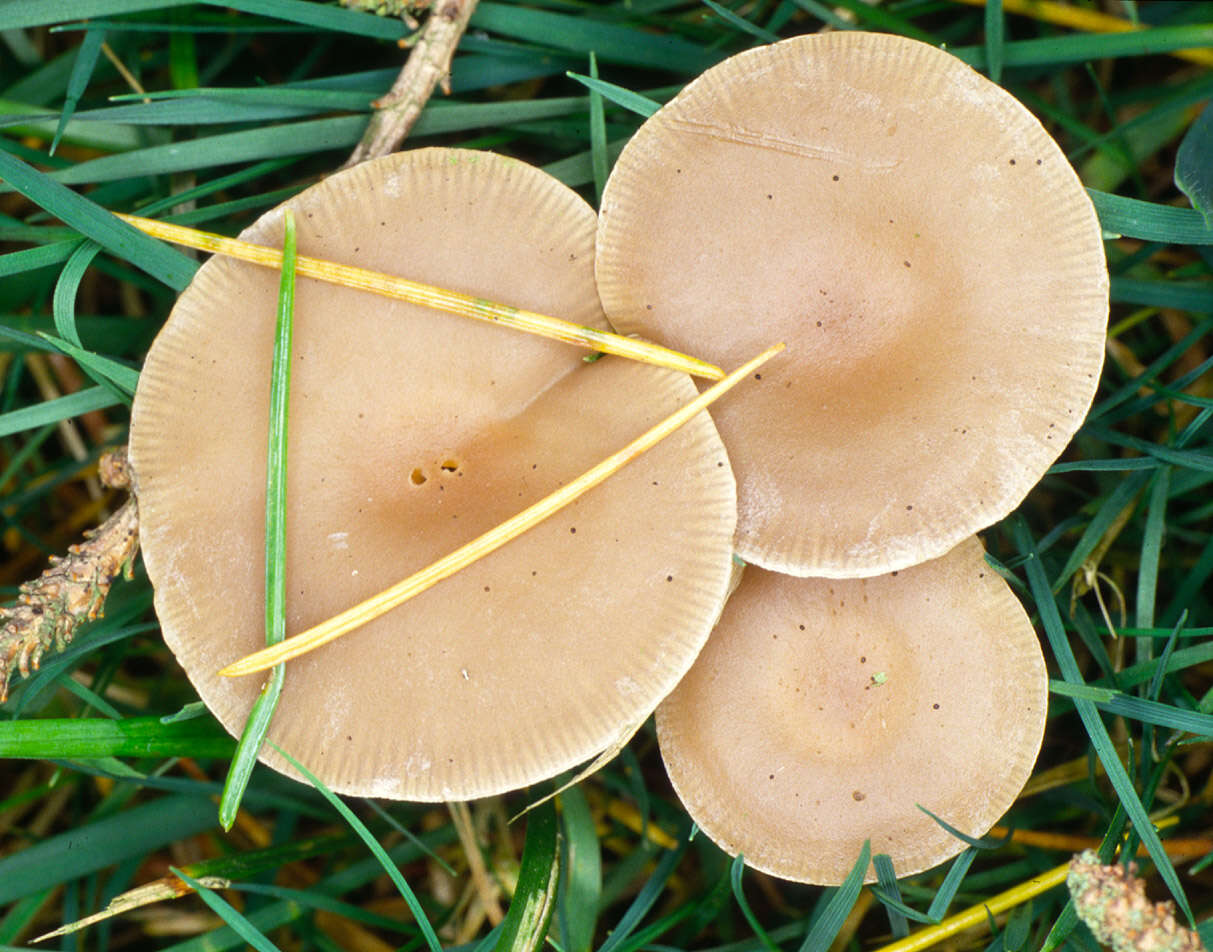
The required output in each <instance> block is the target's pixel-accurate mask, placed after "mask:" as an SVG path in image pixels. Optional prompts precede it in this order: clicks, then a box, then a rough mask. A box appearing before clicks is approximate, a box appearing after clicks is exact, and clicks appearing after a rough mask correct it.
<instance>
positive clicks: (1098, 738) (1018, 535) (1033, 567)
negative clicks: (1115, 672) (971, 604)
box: [1014, 520, 1195, 924]
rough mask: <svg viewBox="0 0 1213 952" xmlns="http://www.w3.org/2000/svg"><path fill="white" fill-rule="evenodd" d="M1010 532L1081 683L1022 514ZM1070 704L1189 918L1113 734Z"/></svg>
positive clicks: (1054, 643) (1060, 650) (1065, 664)
mask: <svg viewBox="0 0 1213 952" xmlns="http://www.w3.org/2000/svg"><path fill="white" fill-rule="evenodd" d="M1014 536H1015V542H1016V545H1017V546H1018V547H1019V550H1020V552H1022V553H1023V554H1024V555H1025V556H1027V557H1028V559H1027V561H1026V562H1025V563H1024V570H1025V572H1026V573H1027V576H1028V587H1029V588H1030V590H1031V592H1032V597H1033V598H1034V599H1035V600H1036V609H1037V611H1038V612H1039V613H1040V621H1041V624H1042V625H1043V626H1044V629H1045V634H1046V635H1047V636H1048V639H1049V645H1050V646H1051V647H1052V649H1053V656H1054V658H1056V660H1057V664H1058V667H1059V668H1060V669H1061V673H1062V676H1063V677H1064V678H1065V680H1066V681H1067V682H1069V683H1070V684H1073V685H1079V686H1081V685H1083V683H1084V682H1083V679H1082V674H1081V672H1080V671H1079V669H1078V662H1077V661H1076V660H1075V659H1074V654H1073V652H1072V651H1071V650H1070V643H1069V641H1068V640H1067V639H1066V633H1065V628H1064V626H1063V625H1062V621H1061V612H1060V611H1059V610H1058V608H1057V602H1056V601H1055V600H1054V598H1053V593H1052V591H1051V590H1050V589H1049V581H1048V579H1047V578H1046V576H1045V570H1044V566H1043V565H1042V564H1041V561H1040V558H1039V556H1037V555H1036V548H1035V544H1034V542H1033V541H1032V537H1031V535H1030V534H1029V532H1028V528H1027V526H1026V525H1025V524H1024V523H1023V521H1022V520H1017V521H1016V523H1015V526H1014ZM1074 707H1075V709H1076V710H1077V711H1078V716H1079V717H1080V718H1081V719H1082V723H1083V726H1084V727H1085V728H1086V731H1087V735H1088V736H1089V737H1090V739H1091V744H1092V746H1093V747H1094V748H1095V753H1096V754H1097V755H1098V757H1099V760H1100V762H1101V763H1102V764H1103V767H1104V771H1105V772H1106V773H1107V777H1108V780H1109V781H1110V782H1111V784H1112V787H1113V789H1115V791H1116V795H1117V797H1118V799H1119V800H1120V805H1121V807H1123V808H1124V811H1125V813H1127V814H1128V816H1129V819H1130V820H1131V821H1132V823H1133V827H1134V829H1135V830H1136V831H1137V835H1138V836H1139V837H1141V842H1142V845H1144V846H1145V848H1146V852H1148V853H1149V854H1150V858H1151V859H1152V860H1153V861H1154V865H1155V866H1157V867H1158V873H1159V875H1160V876H1161V877H1162V879H1163V882H1164V883H1166V884H1167V888H1168V889H1169V890H1170V891H1171V895H1172V897H1174V899H1175V902H1176V904H1177V905H1178V906H1179V908H1180V910H1181V911H1182V912H1183V914H1184V915H1185V916H1186V917H1187V919H1188V922H1189V923H1190V924H1192V923H1194V922H1195V920H1194V918H1193V916H1192V907H1191V906H1190V905H1189V904H1188V897H1187V896H1186V895H1185V894H1184V889H1183V886H1182V885H1181V884H1180V882H1179V877H1178V876H1177V875H1176V873H1175V867H1174V866H1173V865H1171V860H1170V858H1169V857H1168V856H1167V852H1166V850H1165V849H1163V845H1162V841H1161V840H1160V839H1159V838H1158V832H1157V831H1156V830H1155V829H1154V824H1153V823H1152V822H1151V821H1150V816H1149V814H1148V813H1146V809H1145V807H1144V806H1143V805H1142V802H1141V799H1140V798H1139V797H1138V796H1137V791H1136V790H1135V789H1134V788H1133V782H1132V781H1131V780H1130V779H1129V775H1128V774H1127V773H1126V772H1125V767H1124V764H1122V763H1121V761H1120V758H1119V757H1118V756H1117V754H1116V747H1115V746H1114V745H1113V744H1112V739H1111V738H1110V737H1109V736H1108V729H1107V727H1105V726H1104V722H1103V721H1102V720H1100V718H1099V715H1098V713H1097V712H1096V709H1095V705H1094V704H1093V703H1092V702H1091V701H1088V700H1086V699H1083V698H1075V700H1074Z"/></svg>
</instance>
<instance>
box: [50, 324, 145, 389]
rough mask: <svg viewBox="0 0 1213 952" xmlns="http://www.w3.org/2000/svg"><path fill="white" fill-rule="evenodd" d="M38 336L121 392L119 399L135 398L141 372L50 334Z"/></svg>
mask: <svg viewBox="0 0 1213 952" xmlns="http://www.w3.org/2000/svg"><path fill="white" fill-rule="evenodd" d="M38 336H39V337H40V338H42V339H43V340H44V341H46V342H47V343H48V344H50V345H51V346H52V347H54V348H56V349H57V350H60V351H62V352H63V353H65V354H67V356H69V357H71V358H72V359H73V360H75V361H76V363H78V364H79V365H80V366H81V367H82V368H84V370H85V372H86V373H88V375H89V376H90V377H92V378H93V379H94V380H96V381H97V382H98V383H99V384H101V385H102V386H104V387H107V388H109V387H110V385H112V387H116V388H117V389H118V390H119V391H120V393H119V397H120V399H123V402H126V403H129V402H130V400H129V399H128V398H129V397H132V396H134V394H135V387H136V386H137V385H138V383H139V371H137V370H135V369H134V368H133V367H128V366H126V364H123V363H119V362H118V361H116V360H113V359H112V358H109V357H103V356H102V355H101V354H94V353H93V352H92V351H91V350H85V349H84V348H83V347H77V346H76V345H75V344H71V343H69V342H68V341H65V340H60V339H59V338H58V337H52V336H51V335H50V334H45V333H41V332H39V334H38Z"/></svg>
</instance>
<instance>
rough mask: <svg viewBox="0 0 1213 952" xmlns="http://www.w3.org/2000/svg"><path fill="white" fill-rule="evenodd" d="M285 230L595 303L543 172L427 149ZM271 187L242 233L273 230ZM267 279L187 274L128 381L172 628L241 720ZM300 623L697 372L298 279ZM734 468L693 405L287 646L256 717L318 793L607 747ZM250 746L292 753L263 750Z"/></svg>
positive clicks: (333, 195)
mask: <svg viewBox="0 0 1213 952" xmlns="http://www.w3.org/2000/svg"><path fill="white" fill-rule="evenodd" d="M287 204H288V205H289V206H290V207H291V208H292V209H293V210H294V214H295V217H296V220H297V221H298V223H299V248H300V251H301V252H304V253H307V254H310V255H314V256H317V257H321V258H325V259H328V260H333V261H338V262H345V263H356V264H359V265H362V266H365V267H369V268H373V269H377V270H381V271H389V272H404V273H407V274H409V275H411V276H416V277H417V278H419V279H420V280H423V281H427V282H429V283H432V284H435V285H439V286H442V287H449V288H453V289H456V290H460V291H464V292H467V293H472V294H477V295H482V296H484V297H487V298H490V299H493V300H506V301H510V302H511V303H514V304H517V305H519V306H521V307H528V308H532V309H534V310H537V311H540V312H542V313H549V314H559V315H561V316H563V317H566V318H569V319H572V320H575V321H577V322H580V323H584V324H588V325H591V326H594V327H601V328H605V327H607V324H606V321H605V318H604V316H603V315H602V313H601V310H600V307H599V305H598V300H597V295H596V293H595V289H594V283H593V243H594V233H595V216H594V212H593V211H592V209H590V208H589V206H587V205H586V204H585V203H584V202H583V201H582V200H581V199H580V198H578V197H577V196H576V194H575V193H573V192H572V191H570V190H569V189H567V188H565V187H564V186H563V185H561V184H560V183H558V182H557V181H556V180H554V179H552V178H551V177H549V176H547V175H545V174H544V173H542V172H540V171H539V170H537V169H534V168H531V167H529V166H526V165H524V164H523V163H520V162H517V161H513V160H510V159H506V158H503V157H499V156H494V155H490V154H487V153H479V152H469V151H462V150H453V149H424V150H418V151H414V152H408V153H403V154H399V155H394V156H390V157H388V158H385V159H382V160H379V161H376V162H368V163H364V164H363V165H359V166H357V167H355V168H352V169H349V170H347V171H344V172H341V173H338V174H336V175H333V176H332V177H330V178H328V179H326V180H324V181H323V182H321V183H320V184H319V185H316V186H314V187H312V188H310V189H308V190H307V191H305V192H303V193H301V194H300V195H298V196H296V197H295V198H293V199H291V200H290V201H289V202H288V203H287ZM281 233H282V209H281V208H279V209H276V210H274V211H272V212H270V213H268V214H267V215H265V216H264V217H262V218H261V219H260V220H259V221H258V222H257V223H255V224H254V225H253V226H252V227H251V228H250V229H248V230H247V231H246V232H245V235H244V237H245V238H246V239H247V240H249V241H254V242H258V243H261V244H274V243H276V242H280V240H281ZM276 287H277V278H276V276H275V275H274V274H273V273H272V272H269V271H266V270H264V269H262V268H258V267H255V266H252V265H247V264H243V263H240V262H234V261H231V260H224V259H212V260H211V261H208V262H207V263H206V264H205V265H203V267H202V268H201V269H200V270H199V272H198V275H197V277H196V279H195V280H194V282H193V284H191V286H190V287H189V288H188V289H187V290H186V292H185V293H184V294H183V295H182V296H181V298H180V299H179V301H178V303H177V305H176V307H175V308H174V310H173V313H172V315H171V317H170V319H169V321H168V323H167V324H166V326H165V328H164V330H163V331H162V332H161V334H160V335H159V337H158V338H157V339H156V342H155V344H154V345H153V347H152V351H151V353H150V355H149V357H148V360H147V363H146V365H145V368H144V370H143V373H142V375H141V378H140V383H139V390H138V393H137V394H136V399H135V406H134V411H133V420H132V433H131V458H132V463H133V468H134V471H135V480H136V491H137V494H138V499H139V505H140V512H141V517H142V533H143V540H142V541H143V551H144V558H145V561H146V564H147V569H148V574H149V576H150V577H151V579H152V582H153V585H154V587H155V600H156V610H157V614H158V615H159V617H160V620H161V623H162V626H163V629H164V636H165V640H166V642H167V643H168V644H169V646H170V648H171V649H172V650H173V652H174V653H175V655H176V656H177V659H178V661H179V662H180V663H181V665H182V667H183V668H184V669H185V671H186V673H187V675H188V676H189V677H190V679H191V681H192V682H193V684H194V686H195V687H196V689H197V691H198V693H199V696H200V697H201V698H202V699H203V701H205V702H206V704H207V705H208V707H210V709H211V710H212V711H213V712H214V713H215V715H216V716H217V717H218V719H219V720H220V721H221V722H222V723H223V725H224V726H225V727H226V728H227V729H228V730H229V731H230V732H232V733H233V734H236V733H238V732H239V731H240V729H241V727H242V725H243V723H244V720H245V717H246V715H247V713H248V711H249V708H250V706H251V704H252V702H253V699H254V697H255V696H256V694H257V691H258V688H259V684H258V683H257V682H258V680H259V679H255V678H249V679H236V680H232V679H226V678H220V677H219V676H218V674H217V672H218V670H219V668H221V667H222V666H223V665H224V664H227V663H228V662H230V661H232V660H233V659H234V658H239V657H240V656H241V655H244V654H248V653H249V652H250V651H252V650H254V649H256V648H258V647H261V646H262V644H263V634H264V627H263V624H264V623H263V614H262V613H263V608H262V606H263V599H264V583H263V574H264V573H263V566H262V561H263V556H262V552H263V539H264V506H265V500H264V472H265V446H266V426H267V416H268V390H269V387H268V370H269V365H270V352H271V350H270V348H271V342H272V335H273V325H274V309H275V301H276V293H277V292H276ZM294 337H295V350H294V357H293V360H294V365H293V369H292V392H291V416H290V436H289V438H290V446H291V450H290V477H289V482H290V495H289V499H288V516H287V520H288V522H287V559H288V563H289V564H288V566H287V613H288V619H287V621H288V631H289V632H294V631H298V630H301V629H303V628H306V627H308V626H310V625H312V624H315V623H316V622H319V621H322V620H324V619H326V618H328V617H330V616H331V615H334V614H336V613H337V612H338V611H341V610H342V609H345V608H347V607H349V606H350V605H353V604H355V603H357V602H359V601H361V600H362V599H364V598H366V597H367V596H369V595H372V594H374V593H377V592H379V591H381V590H382V589H384V588H386V587H387V586H388V585H389V584H391V583H393V582H396V581H397V580H398V579H400V578H401V577H402V576H403V575H406V574H408V573H410V572H412V571H414V570H416V569H419V568H422V567H424V566H425V565H427V564H429V563H430V562H432V561H433V560H434V559H435V558H437V557H438V556H442V555H445V554H446V553H447V552H448V551H450V550H452V549H454V548H456V547H457V546H458V545H460V544H461V543H463V542H466V541H468V540H469V539H472V538H474V537H475V536H477V535H479V534H480V533H481V532H483V531H484V530H486V529H488V528H490V527H492V526H494V525H496V524H497V523H499V522H501V521H502V520H503V519H504V518H505V517H507V516H511V515H513V514H514V513H516V512H518V511H520V510H521V509H523V508H524V507H525V506H526V505H528V504H529V503H531V502H534V501H535V500H537V499H539V498H542V497H543V496H545V495H547V494H548V493H549V492H550V491H552V490H553V489H554V488H556V487H557V486H559V485H561V484H563V483H564V482H567V481H568V480H570V479H571V478H573V477H574V476H576V475H577V474H579V473H580V472H582V471H583V470H585V469H587V468H589V466H590V465H591V464H593V463H596V462H598V460H599V459H600V458H601V457H602V456H603V455H604V447H607V448H616V447H618V446H621V445H623V444H625V443H626V442H627V441H628V440H629V439H631V438H632V437H634V436H637V435H638V434H640V433H641V432H643V431H644V430H646V429H647V428H649V427H650V426H652V425H653V424H655V423H656V422H658V421H659V420H661V419H662V418H664V417H665V416H667V415H669V414H670V413H671V412H672V411H673V410H674V409H676V408H677V407H679V406H681V405H682V404H684V403H686V402H687V401H688V400H689V399H691V398H693V397H694V396H695V394H696V390H695V387H694V385H693V384H692V383H691V382H690V378H688V377H687V376H686V375H684V374H680V373H675V372H671V371H667V370H662V369H660V368H656V367H652V366H649V365H642V364H638V363H634V362H631V361H625V360H620V359H618V358H613V357H608V358H606V359H603V360H599V361H596V362H594V363H586V362H584V361H583V360H582V358H581V353H580V352H578V351H577V350H575V349H573V348H570V347H568V346H566V345H564V344H560V343H557V342H554V341H550V340H545V339H540V338H535V337H530V336H526V335H522V334H518V333H516V332H514V331H511V330H507V329H503V328H500V327H495V326H492V325H489V324H483V323H477V322H471V321H467V320H465V319H462V318H458V317H452V316H449V315H445V314H440V313H436V312H433V311H428V310H426V309H423V308H421V307H418V306H416V305H412V304H406V303H403V302H400V301H393V300H388V299H384V298H382V297H377V296H372V295H369V294H366V293H364V292H360V291H351V290H349V289H345V288H340V287H335V286H332V285H328V284H322V283H320V282H316V281H312V280H309V279H305V278H301V279H300V280H299V285H298V288H297V293H296V316H295V334H294ZM735 519H736V502H735V486H734V483H733V478H732V475H731V471H730V468H729V466H728V461H727V458H726V455H725V452H724V449H723V446H722V444H721V442H720V440H719V437H718V436H717V434H716V431H715V428H714V427H713V425H712V423H711V420H710V419H709V418H708V417H707V415H706V414H699V415H698V416H697V417H696V418H695V419H694V420H692V421H691V422H690V423H689V424H687V425H686V426H685V427H684V428H683V429H682V430H680V431H679V432H677V433H675V434H674V435H672V436H670V437H669V438H668V439H666V440H665V441H663V442H662V443H661V444H660V445H658V446H657V447H655V448H654V449H652V450H651V451H649V452H648V453H646V454H645V455H644V456H643V457H641V458H640V459H639V460H638V461H636V462H635V463H632V464H631V465H629V466H628V467H627V468H625V469H624V470H623V471H622V472H621V473H620V474H618V475H617V476H615V477H612V479H610V480H608V481H607V482H606V483H605V484H603V485H602V486H599V487H598V488H596V489H594V490H593V491H592V492H590V493H589V494H587V495H586V496H584V497H582V498H581V499H579V500H578V501H577V502H575V503H574V504H572V505H571V506H570V507H568V508H567V509H565V510H563V511H562V512H561V513H559V514H558V515H556V516H554V517H553V518H551V519H549V520H547V521H546V522H544V523H543V524H541V525H540V526H538V527H537V528H535V529H533V530H531V531H530V532H529V533H527V534H526V535H524V536H522V537H521V538H518V539H516V540H514V541H513V542H511V543H510V544H509V545H508V546H505V547H504V548H502V549H500V550H498V551H496V552H494V553H493V554H491V555H489V556H487V557H486V558H484V559H482V560H481V561H479V562H477V563H476V564H475V565H473V566H471V567H469V568H468V569H466V570H465V571H463V572H461V573H459V574H457V575H455V576H453V577H452V578H450V579H448V580H446V581H445V582H443V583H442V584H441V585H439V586H437V587H435V588H433V589H430V590H429V591H427V592H425V593H424V594H422V595H420V596H418V597H417V598H416V599H414V600H413V601H411V602H409V603H408V604H407V605H404V606H402V607H400V608H398V609H396V610H394V611H392V612H391V613H389V614H388V615H385V616H384V617H382V618H379V619H378V620H376V621H374V622H372V623H370V624H368V625H366V626H365V627H363V628H361V629H359V630H358V631H357V632H355V633H353V634H351V635H350V636H349V637H346V638H343V639H341V640H340V641H338V642H334V643H332V644H329V645H327V646H325V647H323V648H321V649H318V650H316V651H314V652H312V653H311V654H309V655H307V656H306V657H303V658H300V659H298V660H296V661H293V662H291V664H290V665H289V666H288V668H287V671H286V684H285V688H284V691H283V695H282V699H281V702H280V704H279V707H278V710H277V713H276V716H275V718H274V721H273V724H272V725H271V727H270V731H269V739H270V740H271V741H273V742H275V743H276V744H278V745H279V746H281V747H282V748H283V749H285V750H287V751H288V752H290V753H291V754H292V755H293V756H295V757H296V758H298V759H299V760H300V761H301V762H303V763H305V764H306V765H307V766H308V767H309V768H310V769H311V770H313V771H314V772H315V773H316V774H317V775H318V776H319V777H320V778H321V779H322V780H323V781H324V782H325V783H326V784H328V785H329V786H330V787H332V788H333V789H334V790H337V791H340V792H345V793H351V794H360V795H366V796H383V797H395V798H402V799H411V800H429V801H433V800H450V799H467V798H472V797H478V796H484V795H488V794H492V793H498V792H502V791H505V790H508V789H513V788H516V787H520V786H523V785H526V784H529V783H532V782H536V781H538V780H541V779H544V778H546V777H550V776H552V775H554V774H556V773H558V772H560V771H561V770H564V769H566V768H568V767H571V766H573V765H575V764H577V763H579V762H581V761H583V760H586V759H587V758H589V757H591V756H593V755H594V754H596V753H598V752H599V751H601V750H602V749H603V748H605V747H607V746H608V745H610V744H611V743H613V742H615V741H617V740H618V739H619V737H620V735H621V733H624V732H625V731H626V730H627V729H628V728H629V727H634V726H635V725H637V724H638V723H639V722H641V721H642V720H643V719H644V718H645V717H646V716H647V715H648V714H649V713H650V712H651V711H652V710H653V708H654V707H655V706H656V705H657V703H658V701H659V700H660V699H661V698H662V697H663V696H665V694H666V693H668V691H669V690H670V689H671V688H672V687H673V685H674V684H675V683H676V682H677V680H678V679H679V678H680V677H681V676H682V674H683V673H685V671H686V670H687V669H688V668H689V666H690V664H691V662H692V661H693V659H694V658H695V656H696V654H697V653H698V651H699V649H700V647H701V646H702V644H703V643H704V640H705V639H706V638H707V634H708V631H709V630H710V628H711V626H712V624H713V623H714V622H715V620H716V618H717V617H718V615H719V612H720V609H721V606H722V604H723V599H724V596H725V592H726V588H727V585H728V582H729V578H730V573H731V555H732V545H731V542H732V535H733V530H734V526H735ZM262 759H263V760H264V761H266V762H267V763H269V764H270V765H271V766H273V767H275V768H276V769H278V770H282V771H284V772H286V773H291V770H290V768H289V767H288V766H287V765H286V764H285V763H284V762H283V760H282V759H281V758H280V757H279V756H278V755H277V754H275V753H274V752H273V751H272V748H269V747H268V745H267V749H266V751H265V752H263V753H262Z"/></svg>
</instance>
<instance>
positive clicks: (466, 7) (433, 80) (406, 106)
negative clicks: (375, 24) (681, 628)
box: [342, 0, 476, 168]
mask: <svg viewBox="0 0 1213 952" xmlns="http://www.w3.org/2000/svg"><path fill="white" fill-rule="evenodd" d="M342 2H344V3H345V5H346V6H349V7H357V8H361V9H365V10H370V11H372V12H374V13H380V14H388V13H391V14H395V15H397V16H400V17H402V18H403V19H404V21H405V22H406V23H408V24H409V26H411V27H414V28H415V27H416V26H417V21H416V20H414V19H413V13H419V12H421V11H422V10H425V9H427V8H428V9H429V16H428V17H427V18H426V21H425V23H424V25H422V26H421V28H420V30H418V32H416V33H414V34H413V35H412V36H411V37H409V38H408V39H407V40H402V41H401V44H402V45H403V46H406V47H407V46H411V47H412V52H411V53H409V58H408V60H407V61H406V62H405V64H404V68H403V69H402V70H401V71H400V75H399V76H398V77H396V82H395V83H393V84H392V88H391V90H390V91H389V92H388V94H387V95H386V96H384V97H383V98H382V99H377V100H375V102H373V103H371V105H372V106H374V108H375V112H374V113H373V114H372V115H371V121H370V123H369V124H368V125H367V127H366V131H365V132H364V133H363V134H362V140H361V141H360V142H359V143H358V145H357V146H355V147H354V151H353V152H352V153H351V154H350V157H349V158H348V159H346V160H345V165H344V166H343V168H349V167H350V166H352V165H357V164H358V163H359V162H365V161H366V160H367V159H374V158H377V157H378V156H381V155H387V154H388V153H390V152H394V151H396V149H398V148H399V147H400V143H401V142H403V141H404V138H405V136H407V135H408V134H409V130H410V129H412V128H413V124H414V123H415V122H416V121H417V117H418V116H420V115H421V110H422V109H423V108H424V107H425V104H426V103H427V102H428V101H429V98H430V96H432V95H433V94H434V87H436V86H439V85H441V86H442V91H443V92H444V93H446V94H447V95H448V96H449V95H450V92H451V83H450V73H451V58H452V57H453V56H454V55H455V47H456V46H457V45H458V44H459V39H460V37H462V36H463V31H464V30H465V29H467V25H468V20H469V19H470V18H471V16H472V11H473V10H475V9H476V0H434V2H433V3H432V5H431V0H419V2H411V0H342Z"/></svg>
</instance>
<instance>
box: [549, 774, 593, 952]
mask: <svg viewBox="0 0 1213 952" xmlns="http://www.w3.org/2000/svg"><path fill="white" fill-rule="evenodd" d="M559 799H560V818H561V825H562V829H563V833H564V863H563V868H562V869H561V873H560V878H561V890H560V893H559V894H558V897H557V902H558V905H557V914H558V920H559V924H560V944H561V945H562V946H563V947H564V949H565V952H590V950H591V949H592V948H593V947H594V930H595V927H596V925H597V923H598V905H599V903H600V902H601V900H602V848H601V846H600V845H599V842H598V831H597V830H596V829H595V828H594V815H593V814H592V813H591V812H590V805H589V803H587V802H586V798H585V794H583V793H582V792H581V789H580V788H579V787H570V788H569V789H568V790H565V791H564V793H562V794H560V798H559Z"/></svg>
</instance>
